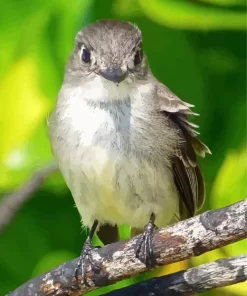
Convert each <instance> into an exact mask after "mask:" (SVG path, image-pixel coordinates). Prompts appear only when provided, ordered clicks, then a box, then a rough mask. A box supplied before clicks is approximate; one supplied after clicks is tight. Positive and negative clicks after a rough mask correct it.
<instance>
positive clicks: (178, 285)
mask: <svg viewBox="0 0 247 296" xmlns="http://www.w3.org/2000/svg"><path fill="white" fill-rule="evenodd" d="M246 280H247V255H241V256H238V257H233V258H229V259H221V260H217V261H214V262H211V263H208V264H203V265H200V266H198V267H193V268H190V269H188V270H185V271H180V272H176V273H173V274H169V275H165V276H161V277H158V278H153V279H150V280H147V281H145V282H142V283H138V284H134V285H132V286H129V287H126V288H123V289H119V290H115V291H112V292H110V293H107V294H105V296H126V295H128V296H150V295H152V296H175V295H176V296H182V295H194V294H199V293H203V292H205V291H208V290H212V289H214V288H219V287H225V286H229V285H233V284H236V283H240V282H244V281H246Z"/></svg>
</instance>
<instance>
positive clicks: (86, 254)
mask: <svg viewBox="0 0 247 296" xmlns="http://www.w3.org/2000/svg"><path fill="white" fill-rule="evenodd" d="M98 223H99V222H98V220H94V222H93V225H92V227H91V228H90V231H89V235H88V237H87V239H86V241H85V243H84V245H83V248H82V251H81V255H80V257H79V260H78V262H77V264H76V269H75V278H76V280H77V281H78V276H79V275H81V277H82V279H83V280H84V283H85V285H87V286H89V285H88V283H87V279H86V266H87V263H89V264H90V265H91V266H92V270H98V269H100V267H99V266H97V264H95V262H93V258H92V251H93V250H94V249H98V248H99V247H94V246H93V245H92V239H93V235H94V233H95V231H96V228H97V226H98Z"/></svg>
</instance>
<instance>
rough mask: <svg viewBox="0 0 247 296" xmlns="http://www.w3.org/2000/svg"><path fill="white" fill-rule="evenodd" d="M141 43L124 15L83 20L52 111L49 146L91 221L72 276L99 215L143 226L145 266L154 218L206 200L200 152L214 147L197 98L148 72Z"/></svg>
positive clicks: (167, 219) (184, 211) (187, 211)
mask: <svg viewBox="0 0 247 296" xmlns="http://www.w3.org/2000/svg"><path fill="white" fill-rule="evenodd" d="M141 46H142V34H141V31H140V30H139V29H138V27H137V26H136V25H133V24H131V23H128V22H122V21H118V20H101V21H98V22H96V23H94V24H91V25H89V26H87V27H86V28H84V29H82V30H81V31H80V32H79V33H78V34H77V36H76V42H75V48H74V50H73V52H72V54H71V56H70V58H69V62H68V64H67V68H66V71H65V76H64V82H63V85H62V88H61V90H60V92H59V94H58V99H57V103H56V107H55V110H54V111H53V112H52V115H51V117H50V120H49V135H50V139H51V144H52V150H53V152H54V154H55V156H56V158H57V161H58V164H59V166H60V170H61V172H62V174H63V176H64V178H65V181H66V183H67V185H68V187H69V188H70V190H71V193H72V195H73V197H74V200H75V203H76V206H77V208H78V210H79V212H80V215H81V218H82V221H83V225H84V226H86V227H91V231H90V233H89V237H88V239H87V241H86V242H85V244H84V247H83V250H82V254H81V257H80V260H79V262H78V266H77V270H76V275H78V272H79V271H80V272H81V273H82V275H83V276H84V273H83V272H84V271H83V268H82V265H85V264H82V262H83V260H86V259H90V253H91V251H92V249H93V246H92V244H91V240H92V236H93V234H94V232H95V230H96V228H97V225H98V224H100V225H102V224H106V223H108V224H111V225H115V224H129V225H130V226H131V227H134V228H137V229H143V227H144V225H146V226H145V228H144V233H143V234H142V236H141V239H140V241H139V244H138V246H137V250H136V256H137V258H139V259H140V260H141V261H142V262H143V263H144V264H146V266H147V267H149V268H150V267H153V266H154V264H155V263H154V259H153V246H152V238H153V233H154V230H155V228H156V226H157V227H161V226H165V225H167V224H170V223H173V222H176V221H178V220H181V219H185V218H188V217H191V216H193V215H194V214H195V211H196V210H197V209H199V208H200V207H201V206H202V204H203V201H204V196H205V189H204V181H203V176H202V173H201V170H200V168H199V165H198V163H197V157H196V155H200V156H202V157H204V156H205V153H210V151H209V149H208V148H207V146H206V145H204V144H203V143H202V142H201V141H200V140H199V138H198V136H197V134H198V133H197V132H196V131H195V129H196V128H197V126H196V125H194V124H193V123H191V122H190V121H189V119H188V115H196V114H195V113H193V112H192V111H191V110H190V108H191V107H193V105H191V104H188V103H185V102H183V101H182V100H180V99H179V98H178V97H177V96H176V95H175V94H173V93H172V92H171V91H170V90H169V89H168V88H167V87H166V86H165V85H164V84H162V83H161V82H159V81H158V80H157V79H156V78H155V77H154V76H153V74H152V72H151V69H150V67H149V65H148V61H147V57H146V56H145V54H144V53H143V51H142V48H141Z"/></svg>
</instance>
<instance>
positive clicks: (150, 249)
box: [136, 220, 157, 268]
mask: <svg viewBox="0 0 247 296" xmlns="http://www.w3.org/2000/svg"><path fill="white" fill-rule="evenodd" d="M156 229H157V226H156V225H155V224H154V223H153V221H151V220H150V222H149V223H148V224H147V225H146V226H145V228H144V233H143V234H142V236H141V238H140V240H139V242H138V245H137V250H136V258H138V259H139V260H140V261H141V262H142V263H144V264H145V265H146V267H147V268H154V267H155V265H156V261H155V257H154V245H153V237H154V231H155V230H156Z"/></svg>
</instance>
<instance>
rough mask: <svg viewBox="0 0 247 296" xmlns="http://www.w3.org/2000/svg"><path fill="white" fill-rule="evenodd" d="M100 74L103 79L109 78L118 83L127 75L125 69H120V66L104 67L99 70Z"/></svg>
mask: <svg viewBox="0 0 247 296" xmlns="http://www.w3.org/2000/svg"><path fill="white" fill-rule="evenodd" d="M100 75H101V76H103V77H104V78H105V79H107V80H110V81H112V82H114V83H120V82H121V81H123V80H124V79H125V78H126V76H127V70H122V69H120V68H116V69H108V68H107V69H104V70H101V71H100Z"/></svg>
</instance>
